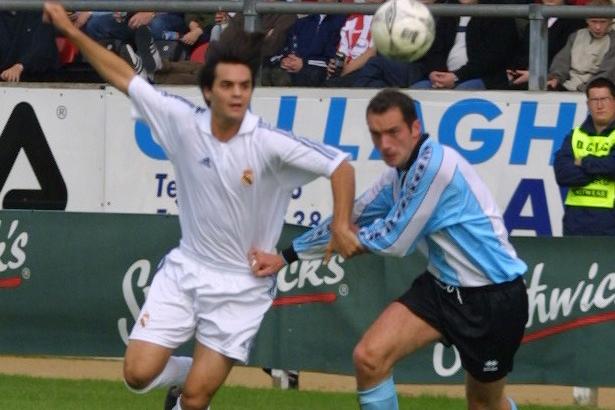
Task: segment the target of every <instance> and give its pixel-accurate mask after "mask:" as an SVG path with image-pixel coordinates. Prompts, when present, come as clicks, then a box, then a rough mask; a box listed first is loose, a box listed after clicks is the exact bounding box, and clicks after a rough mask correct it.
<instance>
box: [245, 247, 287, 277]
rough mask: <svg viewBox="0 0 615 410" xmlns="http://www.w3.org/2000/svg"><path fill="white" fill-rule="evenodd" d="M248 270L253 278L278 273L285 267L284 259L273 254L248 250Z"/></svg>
mask: <svg viewBox="0 0 615 410" xmlns="http://www.w3.org/2000/svg"><path fill="white" fill-rule="evenodd" d="M248 261H249V263H250V269H251V270H252V273H253V274H254V276H258V277H264V276H271V275H275V274H276V273H278V271H279V270H280V269H282V268H283V267H284V265H286V262H285V261H284V258H282V256H280V255H278V254H275V253H267V252H263V251H259V250H257V249H252V250H250V253H249V254H248Z"/></svg>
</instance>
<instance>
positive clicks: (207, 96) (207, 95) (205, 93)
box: [202, 87, 211, 107]
mask: <svg viewBox="0 0 615 410" xmlns="http://www.w3.org/2000/svg"><path fill="white" fill-rule="evenodd" d="M202 91H203V99H204V100H205V103H206V104H207V106H208V107H209V105H210V103H211V89H209V88H207V87H204V88H203V90H202Z"/></svg>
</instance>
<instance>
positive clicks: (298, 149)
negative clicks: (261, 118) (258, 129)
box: [261, 128, 348, 189]
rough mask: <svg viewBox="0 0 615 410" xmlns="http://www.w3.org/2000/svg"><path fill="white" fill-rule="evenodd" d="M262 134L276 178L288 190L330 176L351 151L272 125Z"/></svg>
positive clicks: (266, 153)
mask: <svg viewBox="0 0 615 410" xmlns="http://www.w3.org/2000/svg"><path fill="white" fill-rule="evenodd" d="M261 137H262V138H264V139H266V140H265V141H264V142H265V144H263V146H264V150H265V155H266V156H267V160H268V161H270V164H271V168H272V169H273V172H274V177H275V178H276V179H277V180H278V182H279V184H280V185H281V186H283V187H284V188H287V189H294V188H296V187H298V186H302V185H304V184H306V183H308V182H310V181H312V180H314V179H316V178H318V177H320V176H324V177H330V176H331V174H332V173H333V171H335V169H336V168H337V167H338V166H339V165H340V163H341V162H342V161H344V160H345V159H346V158H348V154H346V153H344V152H342V151H340V150H338V149H337V148H334V147H332V146H329V145H325V144H321V143H318V142H315V141H312V140H310V139H307V138H303V137H298V136H296V135H294V134H292V133H290V132H286V131H282V130H278V129H273V128H270V129H268V130H267V132H263V133H262V134H261Z"/></svg>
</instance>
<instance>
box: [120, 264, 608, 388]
mask: <svg viewBox="0 0 615 410" xmlns="http://www.w3.org/2000/svg"><path fill="white" fill-rule="evenodd" d="M343 261H344V259H343V258H342V257H341V256H335V257H333V258H332V259H331V260H330V261H329V263H328V264H327V265H326V266H325V265H323V264H322V260H320V259H319V260H310V261H301V262H295V263H293V264H291V265H290V266H286V267H284V268H283V269H282V270H280V272H279V273H278V275H277V290H278V296H277V298H276V299H275V300H274V303H273V306H274V307H276V306H278V307H279V306H288V305H303V304H310V303H327V304H332V306H331V307H330V308H331V309H335V305H334V303H335V302H336V300H337V299H338V297H340V296H341V297H346V296H349V294H350V289H349V286H348V285H347V284H345V283H340V282H342V280H343V279H344V277H345V276H346V274H347V273H346V272H345V270H344V268H343V265H342V262H343ZM544 269H545V264H544V263H543V262H541V263H538V264H536V265H535V266H534V268H533V270H531V271H530V272H528V274H527V275H526V282H527V286H528V298H529V319H528V322H527V325H526V329H527V330H526V335H525V337H524V339H523V342H522V343H523V344H525V343H531V342H534V341H537V340H541V339H544V338H547V337H550V336H553V335H556V334H561V333H565V332H567V331H570V330H573V329H577V328H581V327H585V326H591V325H595V324H599V323H603V322H607V321H611V320H615V311H607V312H603V311H604V310H607V309H608V308H612V307H613V305H614V304H615V272H611V273H608V274H606V275H598V273H599V263H597V262H593V263H592V264H591V265H590V266H589V269H588V272H587V275H586V279H582V280H579V282H578V283H576V284H575V285H574V286H571V287H565V288H559V287H549V285H548V284H546V283H544V282H542V280H541V279H542V274H543V271H544ZM154 273H155V272H152V270H151V264H150V262H149V261H148V260H146V259H139V260H137V261H136V262H134V263H133V264H132V265H131V266H130V267H129V268H128V270H127V271H126V273H125V274H124V278H123V280H122V293H123V296H124V301H125V303H126V307H127V308H128V311H129V312H130V316H131V317H130V318H126V317H122V318H120V319H119V320H118V330H119V336H120V337H121V339H122V341H123V342H124V343H128V335H129V333H130V330H131V326H132V324H133V323H134V321H135V320H136V319H137V317H138V314H139V310H140V305H141V304H142V303H139V302H138V301H139V300H141V301H142V300H144V299H145V297H146V296H147V291H148V290H149V283H150V282H151V278H150V277H153V275H154ZM348 274H350V275H352V272H349V273H348ZM579 277H582V275H579ZM334 285H335V286H334ZM355 286H361V284H360V283H358V284H355ZM336 287H337V290H336ZM306 291H307V292H306ZM289 293H290V294H289ZM588 312H591V314H587V313H588ZM574 313H576V314H577V315H579V317H578V318H576V319H573V320H567V321H563V322H562V321H561V319H566V318H568V317H570V316H571V315H572V314H574ZM537 327H538V328H539V329H535V328H537ZM282 343H283V341H282ZM451 354H452V355H453V356H452V358H451ZM432 356H433V357H432V363H433V369H434V371H435V372H436V374H438V375H439V376H441V377H450V376H452V375H454V374H456V373H457V372H458V371H460V370H461V369H462V367H461V358H460V356H459V353H458V351H457V350H456V349H454V348H453V349H451V350H446V348H445V347H444V345H443V344H441V343H437V344H435V345H434V347H433V355H432ZM451 360H452V363H451Z"/></svg>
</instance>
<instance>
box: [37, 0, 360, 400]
mask: <svg viewBox="0 0 615 410" xmlns="http://www.w3.org/2000/svg"><path fill="white" fill-rule="evenodd" d="M44 18H45V19H46V20H48V21H51V22H53V24H54V25H55V26H56V27H57V28H58V29H59V30H60V31H61V32H62V33H63V34H64V35H65V36H66V37H67V38H68V39H69V40H70V41H71V42H73V43H74V44H75V45H76V46H77V47H79V49H80V50H81V52H82V53H83V54H84V56H85V57H86V58H87V60H88V61H89V62H90V63H91V64H92V66H93V67H94V68H95V69H96V70H97V71H98V73H99V74H100V75H101V76H102V77H103V78H105V79H106V80H107V81H108V82H109V83H111V84H112V85H113V86H114V87H116V88H117V89H119V90H120V91H122V92H124V93H126V94H127V95H128V96H129V97H130V99H131V101H132V103H133V104H134V108H135V111H136V113H137V115H138V116H140V117H141V118H143V119H144V120H145V121H146V122H147V123H148V125H149V126H150V128H151V129H152V133H153V135H154V136H155V138H156V140H157V141H158V143H159V144H160V145H161V146H162V147H163V149H164V151H165V153H166V154H167V156H168V158H169V159H170V161H171V162H172V164H173V166H174V171H175V176H176V179H177V187H178V190H177V191H178V196H177V198H178V210H179V221H180V225H181V231H182V238H181V241H180V244H179V246H178V247H177V248H175V249H174V250H172V251H171V252H170V253H169V254H168V255H167V256H166V257H165V259H164V260H163V262H162V264H161V267H160V270H159V271H158V273H157V274H156V276H155V277H154V280H153V282H152V285H151V288H150V290H149V293H148V295H147V299H146V301H145V304H144V306H143V308H142V311H141V313H140V315H139V317H138V319H137V322H136V324H135V327H134V329H133V331H132V333H131V335H130V341H129V343H128V347H127V349H126V355H125V358H124V378H125V381H126V384H127V385H128V387H129V388H131V389H132V390H134V391H137V392H147V391H149V390H151V389H153V388H155V387H159V386H173V385H180V386H183V388H182V392H181V396H180V399H179V400H178V401H177V403H173V404H171V405H170V407H173V406H174V407H173V408H175V409H195V410H196V409H204V408H207V407H208V405H209V403H210V402H211V400H212V397H213V395H214V393H215V392H216V390H217V389H218V388H219V387H220V386H221V385H222V383H223V382H224V380H225V378H226V377H227V375H228V373H229V372H230V370H231V368H232V366H233V364H234V363H235V362H237V361H239V362H246V361H247V359H248V354H249V351H250V346H251V342H252V340H253V338H254V336H255V334H256V332H257V331H258V328H259V326H260V323H261V321H262V319H263V316H264V314H265V313H266V312H267V310H268V309H269V307H270V305H271V303H272V299H273V297H274V294H275V282H274V280H273V279H272V278H270V277H265V278H257V277H255V276H253V275H252V274H251V272H250V263H249V260H248V253H249V252H250V250H251V249H262V250H267V251H270V252H273V251H275V246H276V243H277V241H278V239H279V235H280V233H281V231H282V227H283V222H284V216H285V213H286V209H287V206H288V203H289V201H290V198H291V192H292V190H293V189H294V188H295V187H297V186H300V185H302V184H305V183H307V182H309V181H311V180H313V179H315V178H317V177H319V176H325V177H330V179H331V185H332V190H333V200H334V204H333V208H334V211H333V212H334V222H333V224H332V233H333V236H334V238H335V243H336V244H337V251H338V252H340V253H341V254H343V255H350V254H352V253H355V252H357V250H358V248H359V247H360V245H359V242H358V240H357V239H356V236H355V235H354V234H353V233H352V231H351V229H350V216H351V212H352V203H353V198H354V170H353V168H352V166H351V165H350V164H349V163H348V162H347V160H346V155H345V154H344V153H342V152H341V151H339V150H337V149H335V148H333V147H330V146H325V145H322V144H319V143H316V142H313V141H310V140H306V139H303V138H299V137H296V136H294V135H292V134H290V133H286V132H283V131H280V130H277V129H275V128H273V127H271V126H269V125H267V124H266V123H265V122H263V120H262V119H261V118H260V117H258V116H256V115H255V114H253V113H251V112H250V111H249V110H248V105H249V103H250V99H251V96H252V91H253V88H254V78H255V74H256V71H257V68H258V65H259V63H260V45H261V43H262V39H263V36H262V34H248V33H243V34H242V35H238V36H237V37H236V38H234V39H233V40H232V43H231V42H228V43H226V44H222V43H212V44H211V45H210V47H209V52H208V55H207V61H206V63H205V65H204V67H203V69H202V73H201V75H200V76H199V82H200V84H199V85H200V88H201V90H202V91H203V96H204V99H205V101H206V103H207V106H208V108H203V107H198V106H195V105H193V104H192V103H190V102H188V101H186V100H184V99H182V98H180V97H177V96H173V95H170V94H167V93H165V92H161V91H158V90H156V89H154V88H153V87H152V86H151V85H150V84H148V83H147V82H146V81H144V80H143V79H142V78H140V77H139V76H136V75H135V73H134V72H133V70H132V68H131V67H130V66H129V65H128V64H127V63H125V62H124V61H123V60H122V59H121V58H119V57H118V56H116V55H115V54H113V53H111V52H109V51H108V50H106V49H105V48H103V47H101V46H100V45H98V44H97V43H96V42H94V41H93V40H91V39H89V38H88V37H87V36H86V35H85V34H83V33H82V32H81V31H80V30H78V29H76V28H75V27H74V26H73V25H72V23H71V22H70V21H69V19H68V17H67V15H66V11H65V10H64V8H63V7H62V6H61V5H59V4H57V3H53V2H47V3H45V5H44ZM193 335H194V336H195V338H196V343H195V350H194V356H193V358H187V357H175V356H172V353H173V350H174V349H175V348H177V347H178V346H179V345H181V344H182V343H184V342H186V341H187V340H189V339H191V338H192V336H193Z"/></svg>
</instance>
